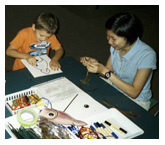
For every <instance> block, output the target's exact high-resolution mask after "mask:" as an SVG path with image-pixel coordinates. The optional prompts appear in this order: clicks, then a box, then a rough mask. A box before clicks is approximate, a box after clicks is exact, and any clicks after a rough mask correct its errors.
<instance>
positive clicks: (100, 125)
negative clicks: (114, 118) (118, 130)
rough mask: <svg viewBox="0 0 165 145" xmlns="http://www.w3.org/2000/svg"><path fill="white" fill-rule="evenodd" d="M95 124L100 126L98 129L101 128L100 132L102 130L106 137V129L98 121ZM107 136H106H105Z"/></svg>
mask: <svg viewBox="0 0 165 145" xmlns="http://www.w3.org/2000/svg"><path fill="white" fill-rule="evenodd" d="M96 124H97V125H98V127H99V128H100V130H101V132H102V134H103V135H104V136H105V137H106V136H107V133H106V131H105V130H104V128H103V127H102V126H101V125H100V123H99V122H96ZM106 138H107V137H106Z"/></svg>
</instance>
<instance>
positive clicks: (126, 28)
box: [105, 13, 143, 44]
mask: <svg viewBox="0 0 165 145" xmlns="http://www.w3.org/2000/svg"><path fill="white" fill-rule="evenodd" d="M105 27H106V29H107V30H111V31H113V33H115V34H116V35H117V36H121V37H125V38H126V39H127V42H128V43H129V44H132V43H133V42H135V41H136V40H137V38H138V37H141V36H142V33H143V28H142V24H141V22H140V20H139V19H138V18H137V17H136V16H135V15H133V14H131V13H118V14H116V15H114V16H112V17H110V18H109V19H108V20H107V22H106V24H105Z"/></svg>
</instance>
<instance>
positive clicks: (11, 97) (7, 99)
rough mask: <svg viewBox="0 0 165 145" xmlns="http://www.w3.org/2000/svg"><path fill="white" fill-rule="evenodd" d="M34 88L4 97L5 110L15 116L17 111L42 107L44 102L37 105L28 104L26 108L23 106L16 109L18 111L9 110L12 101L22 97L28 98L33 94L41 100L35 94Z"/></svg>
mask: <svg viewBox="0 0 165 145" xmlns="http://www.w3.org/2000/svg"><path fill="white" fill-rule="evenodd" d="M36 90H37V89H36V88H30V89H26V90H23V91H19V92H15V93H12V94H9V95H6V96H5V105H6V107H7V109H8V110H9V111H10V112H11V114H12V115H14V114H17V112H18V110H21V109H23V108H29V107H39V106H44V105H45V102H44V101H42V100H40V101H39V102H37V103H34V104H29V105H28V106H23V107H22V108H18V109H15V110H14V109H12V108H11V104H12V102H13V101H14V100H17V99H19V98H20V97H22V96H30V95H33V94H36V95H37V96H38V97H39V98H41V96H40V95H39V94H38V93H37V91H36Z"/></svg>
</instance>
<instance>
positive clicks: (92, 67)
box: [87, 62, 109, 75]
mask: <svg viewBox="0 0 165 145" xmlns="http://www.w3.org/2000/svg"><path fill="white" fill-rule="evenodd" d="M87 69H88V71H89V72H92V73H98V74H101V75H104V74H105V73H106V72H108V71H109V70H108V69H107V68H106V67H105V66H104V65H103V64H101V63H98V62H96V63H87Z"/></svg>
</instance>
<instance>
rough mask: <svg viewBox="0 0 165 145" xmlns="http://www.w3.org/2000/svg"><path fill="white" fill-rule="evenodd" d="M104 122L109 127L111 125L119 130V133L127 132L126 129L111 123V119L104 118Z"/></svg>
mask: <svg viewBox="0 0 165 145" xmlns="http://www.w3.org/2000/svg"><path fill="white" fill-rule="evenodd" d="M105 123H106V124H107V125H109V126H111V127H113V128H114V129H116V130H117V131H119V132H120V133H122V134H127V131H126V130H124V129H123V128H121V127H119V126H118V125H116V124H114V123H112V122H111V121H109V120H106V121H105Z"/></svg>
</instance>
